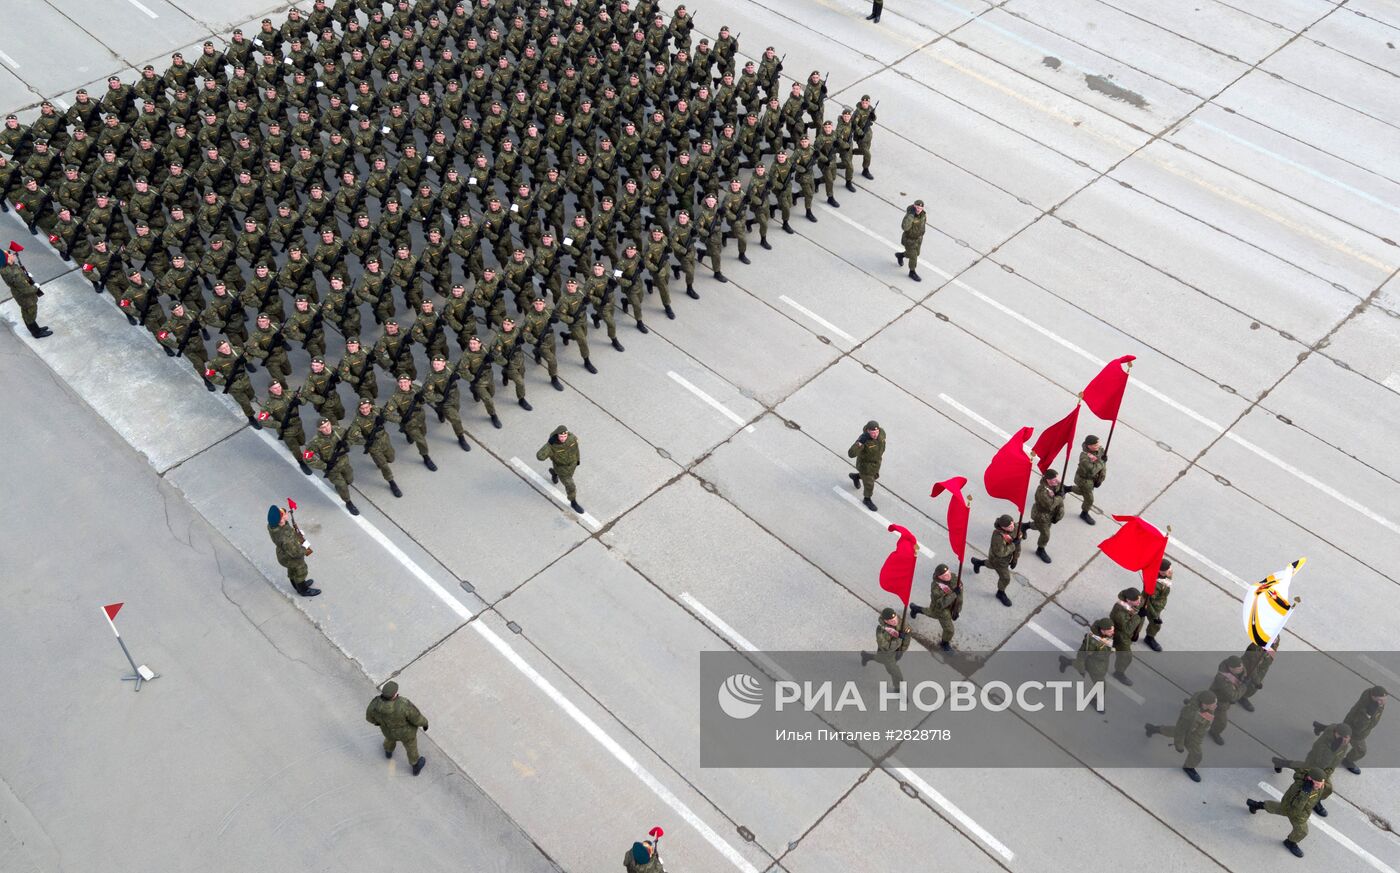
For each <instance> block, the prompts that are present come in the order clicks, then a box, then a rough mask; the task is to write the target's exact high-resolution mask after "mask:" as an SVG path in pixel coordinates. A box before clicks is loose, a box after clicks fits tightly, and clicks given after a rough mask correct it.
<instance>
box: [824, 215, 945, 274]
mask: <svg viewBox="0 0 1400 873" xmlns="http://www.w3.org/2000/svg"><path fill="white" fill-rule="evenodd" d="M819 205H820V206H821V208H822V209H824V210H826V213H827V214H828V215H832V216H835V217H836V218H839V219H841V220H842V221H844V222H846V223H847V224H849V225H850V226H851V227H854V228H855V229H856V230H858V231H860V232H861V233H863V234H865V235H866V236H868V237H870V238H871V239H873V240H875V241H876V242H878V243H880V244H881V245H883V246H887V247H888V248H889V249H890V250H892V251H896V252H902V251H904V246H902V245H900V244H899V243H896V242H890V241H889V240H887V239H885V238H884V237H882V236H880V235H879V234H878V233H876V232H875V231H873V230H871V229H870V228H868V227H866V226H865V225H863V224H861V223H860V222H859V221H854V220H852V219H849V218H847V217H846V216H844V215H842V214H841V213H840V212H838V211H836V210H835V209H832V208H831V207H830V206H827V205H825V204H819ZM944 276H945V278H946V276H947V274H946V273H945V274H944Z"/></svg>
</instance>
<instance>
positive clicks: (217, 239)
mask: <svg viewBox="0 0 1400 873" xmlns="http://www.w3.org/2000/svg"><path fill="white" fill-rule="evenodd" d="M209 242H210V243H226V242H228V237H226V236H224V235H223V234H221V233H216V234H214V235H213V236H211V237H209Z"/></svg>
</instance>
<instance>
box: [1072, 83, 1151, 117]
mask: <svg viewBox="0 0 1400 873" xmlns="http://www.w3.org/2000/svg"><path fill="white" fill-rule="evenodd" d="M1084 82H1085V84H1087V85H1088V86H1089V90H1090V91H1098V92H1099V93H1100V94H1107V95H1108V96H1109V97H1112V98H1113V99H1114V100H1121V101H1123V102H1124V103H1127V104H1130V105H1132V106H1136V107H1137V108H1138V109H1146V108H1147V99H1146V98H1145V97H1143V96H1142V95H1141V94H1139V93H1138V92H1136V91H1129V90H1128V89H1127V88H1122V87H1119V86H1118V85H1115V84H1114V83H1113V80H1112V79H1110V78H1108V77H1107V76H1085V77H1084Z"/></svg>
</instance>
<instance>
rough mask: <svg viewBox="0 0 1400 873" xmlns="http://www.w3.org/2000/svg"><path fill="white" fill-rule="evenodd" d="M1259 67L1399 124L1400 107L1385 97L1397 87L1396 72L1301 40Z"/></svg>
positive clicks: (1361, 110)
mask: <svg viewBox="0 0 1400 873" xmlns="http://www.w3.org/2000/svg"><path fill="white" fill-rule="evenodd" d="M1260 66H1261V68H1262V69H1263V70H1265V71H1266V72H1269V73H1275V74H1277V75H1280V76H1282V77H1283V78H1285V79H1287V80H1289V81H1291V82H1294V83H1296V84H1298V85H1301V86H1302V87H1304V88H1307V89H1308V90H1309V91H1315V92H1317V93H1319V94H1321V95H1323V96H1324V97H1328V98H1330V99H1332V100H1335V101H1337V102H1338V103H1340V104H1342V105H1343V106H1348V107H1350V108H1352V109H1355V110H1357V111H1358V112H1362V113H1365V114H1366V115H1369V116H1371V117H1372V118H1375V119H1378V120H1380V121H1384V122H1385V123H1386V124H1389V125H1391V126H1396V125H1400V108H1398V107H1396V106H1395V101H1394V100H1389V99H1387V98H1386V94H1387V93H1388V92H1389V91H1390V89H1391V88H1393V87H1394V79H1395V77H1394V75H1393V74H1389V75H1387V73H1386V72H1385V71H1384V70H1378V69H1376V68H1375V67H1373V66H1371V65H1369V64H1367V63H1365V62H1363V61H1358V60H1356V59H1354V58H1351V57H1348V56H1346V55H1344V54H1342V53H1341V52H1337V51H1333V50H1332V49H1329V48H1324V47H1322V46H1319V45H1318V44H1317V43H1315V42H1313V41H1312V40H1309V39H1300V40H1297V41H1295V42H1292V43H1290V44H1289V45H1288V46H1287V47H1286V48H1284V49H1283V50H1282V51H1280V52H1278V53H1277V54H1275V55H1274V56H1273V57H1271V58H1269V59H1268V60H1267V61H1265V62H1264V63H1263V64H1261V65H1260Z"/></svg>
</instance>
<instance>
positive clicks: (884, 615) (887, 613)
mask: <svg viewBox="0 0 1400 873" xmlns="http://www.w3.org/2000/svg"><path fill="white" fill-rule="evenodd" d="M892 618H894V610H893V609H890V608H889V607H888V606H886V607H885V608H884V609H882V610H880V621H889V620H890V619H892Z"/></svg>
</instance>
